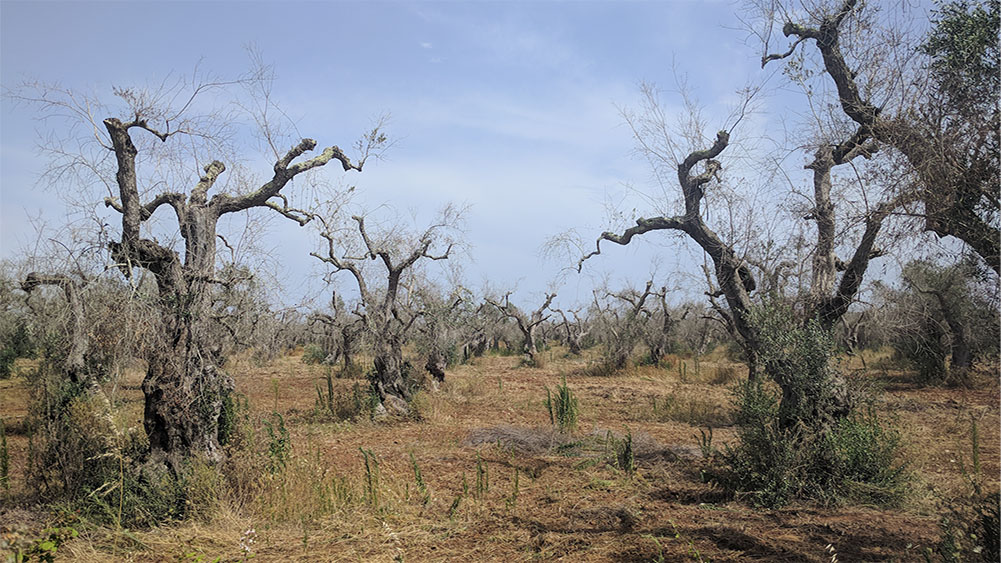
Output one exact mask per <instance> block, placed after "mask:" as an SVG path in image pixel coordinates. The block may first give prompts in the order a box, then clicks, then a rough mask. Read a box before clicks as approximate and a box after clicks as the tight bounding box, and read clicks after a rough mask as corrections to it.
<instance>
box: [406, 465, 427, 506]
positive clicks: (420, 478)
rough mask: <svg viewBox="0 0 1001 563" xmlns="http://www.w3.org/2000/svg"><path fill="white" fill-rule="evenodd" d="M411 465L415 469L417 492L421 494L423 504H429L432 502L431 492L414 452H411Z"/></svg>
mask: <svg viewBox="0 0 1001 563" xmlns="http://www.w3.org/2000/svg"><path fill="white" fill-rule="evenodd" d="M410 466H411V467H412V468H413V470H414V481H415V482H416V483H417V492H418V493H420V495H421V504H423V505H425V506H427V504H428V503H429V502H431V492H430V491H429V490H428V486H427V483H425V482H424V475H423V474H421V468H420V466H419V465H417V460H416V459H415V458H414V452H410Z"/></svg>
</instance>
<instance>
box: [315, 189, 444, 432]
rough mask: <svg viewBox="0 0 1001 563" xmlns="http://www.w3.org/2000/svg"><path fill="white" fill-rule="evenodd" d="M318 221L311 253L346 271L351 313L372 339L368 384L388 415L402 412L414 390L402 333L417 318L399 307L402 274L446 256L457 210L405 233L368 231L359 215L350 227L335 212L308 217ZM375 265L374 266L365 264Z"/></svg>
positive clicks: (404, 284) (405, 287) (404, 283)
mask: <svg viewBox="0 0 1001 563" xmlns="http://www.w3.org/2000/svg"><path fill="white" fill-rule="evenodd" d="M312 217H315V218H316V220H317V224H318V225H319V230H320V237H321V238H322V239H323V241H324V243H325V244H324V248H323V250H322V251H319V252H312V253H311V255H312V256H314V257H315V258H317V259H319V260H320V261H322V262H323V263H324V264H327V265H328V266H329V267H330V268H331V273H333V274H340V273H342V272H346V273H348V274H350V275H351V277H352V278H353V279H354V282H355V284H356V287H357V289H358V295H359V307H358V309H356V312H355V314H357V315H358V316H359V318H360V319H361V322H362V325H363V326H364V327H365V332H366V333H368V335H369V336H370V337H371V340H372V355H373V368H374V369H373V371H372V372H371V375H370V383H371V384H372V387H373V389H374V390H375V391H377V392H378V394H379V398H380V400H381V402H382V406H383V407H384V408H385V409H386V410H387V411H389V412H391V413H394V414H406V413H408V412H409V411H410V408H409V407H408V406H407V401H409V400H410V399H411V398H412V397H413V395H414V393H415V392H416V390H417V386H416V381H415V379H414V375H415V374H413V373H411V372H412V368H411V367H410V366H409V365H408V364H405V363H404V360H403V345H404V343H405V341H406V335H407V333H408V332H409V331H410V329H411V328H412V327H413V326H414V323H415V322H416V321H417V320H418V318H419V317H420V314H419V312H417V311H414V310H412V309H410V308H409V307H406V306H405V305H406V304H407V303H408V302H409V300H410V299H412V298H413V297H414V296H413V295H411V289H410V285H409V281H410V280H409V279H408V276H412V275H413V272H414V268H415V266H417V265H418V263H419V262H421V261H432V262H433V261H438V260H447V259H448V258H449V255H450V254H451V253H452V250H453V248H455V247H456V245H458V244H459V240H458V239H457V236H456V235H457V233H458V231H459V227H460V224H461V221H462V210H461V209H457V208H455V207H452V206H448V207H446V208H445V209H443V210H442V212H441V213H440V214H439V215H438V217H437V219H436V220H435V221H434V222H433V223H432V224H431V225H430V226H429V227H427V228H426V229H424V230H422V231H420V232H417V233H410V232H404V230H403V229H401V228H399V227H398V226H397V227H391V228H386V229H381V230H380V231H379V232H369V229H368V228H367V226H366V220H365V217H364V216H361V215H353V216H352V217H351V221H352V222H353V223H354V225H353V227H354V228H353V229H352V228H351V225H349V224H345V223H344V222H339V221H338V220H337V215H336V214H333V215H332V214H330V213H328V214H327V215H326V216H324V215H321V214H315V215H312ZM372 263H375V264H376V266H370V264H372Z"/></svg>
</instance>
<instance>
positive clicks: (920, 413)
mask: <svg viewBox="0 0 1001 563" xmlns="http://www.w3.org/2000/svg"><path fill="white" fill-rule="evenodd" d="M546 354H548V357H547V358H546V359H547V360H548V365H547V367H545V368H542V369H538V368H523V367H518V362H519V358H517V357H507V356H487V357H484V358H480V359H477V360H476V362H475V363H474V364H472V365H463V366H458V367H456V368H455V369H453V370H451V371H450V372H449V373H448V377H447V380H446V382H445V384H444V385H443V386H442V387H441V388H440V389H438V390H435V391H428V392H422V394H421V396H420V397H419V399H418V402H417V405H418V408H419V414H420V420H405V421H399V420H397V421H383V422H373V421H370V420H368V419H367V418H365V417H362V419H361V420H355V421H351V422H331V421H327V420H324V419H323V418H318V417H317V416H316V415H315V414H314V405H315V403H316V400H317V385H318V384H319V385H321V387H322V388H323V389H325V386H326V381H325V378H324V369H326V368H324V367H322V366H309V365H305V364H303V363H302V362H301V359H300V357H299V356H297V355H292V356H289V357H285V358H280V359H278V360H275V361H274V362H272V363H270V364H267V365H257V364H255V363H254V362H252V361H251V360H250V359H242V360H240V361H234V362H231V363H230V364H229V365H227V369H228V371H229V372H230V374H231V375H232V376H233V377H234V379H235V381H236V387H237V390H238V391H239V392H241V393H243V394H245V395H246V396H247V397H248V398H249V404H250V407H251V413H250V416H249V419H250V420H251V422H252V423H253V424H252V425H253V426H256V427H257V428H258V429H260V422H261V421H262V420H264V419H266V418H268V417H269V416H270V414H269V413H270V412H271V411H272V410H277V412H279V413H281V414H282V415H283V417H284V421H285V423H286V425H287V427H288V429H289V431H290V435H291V436H290V437H291V443H292V444H293V449H292V457H291V459H290V460H289V462H288V466H287V468H286V470H285V471H284V472H283V473H280V474H279V475H278V476H276V477H275V478H274V480H273V481H271V482H268V483H266V484H265V486H264V487H263V488H262V490H261V491H260V492H258V493H256V496H254V497H253V498H251V499H249V500H248V497H246V496H244V497H236V496H232V497H227V496H226V495H222V497H221V498H220V501H219V506H218V508H217V509H216V510H215V511H214V512H213V513H212V514H211V515H207V516H205V517H204V518H201V519H195V520H189V521H186V522H182V523H165V524H163V525H162V526H160V527H157V528H155V529H152V530H133V531H124V530H123V531H117V530H113V529H109V528H106V527H93V526H92V527H89V528H88V527H85V526H81V530H83V531H82V533H81V536H80V537H79V538H75V539H73V540H70V541H68V542H67V543H65V544H64V545H63V546H62V547H61V548H60V552H59V560H67V561H69V560H77V561H215V560H219V561H241V560H246V559H247V558H248V556H249V555H253V560H254V561H479V560H487V561H495V560H501V561H510V562H513V561H534V560H562V561H721V562H722V561H788V562H813V561H817V562H820V561H824V562H829V561H832V560H833V559H832V557H833V556H834V555H836V557H837V559H836V560H838V561H843V562H848V561H920V560H922V553H923V551H924V550H925V549H926V548H927V547H928V546H931V545H933V544H934V543H935V542H936V541H938V538H939V527H938V521H939V517H940V514H941V510H942V509H941V506H942V503H943V502H945V501H947V500H948V499H952V498H954V497H956V496H958V495H962V494H964V492H965V491H966V490H967V488H968V485H966V481H965V478H964V475H963V472H964V468H969V467H970V459H971V447H970V445H969V444H970V442H969V428H970V421H971V417H972V418H974V419H976V420H978V421H979V424H978V427H979V429H980V448H981V463H982V471H983V474H984V475H985V476H986V480H987V482H988V487H990V488H992V489H997V487H998V475H999V472H1001V468H999V459H1001V452H999V442H1001V438H999V421H1001V413H999V393H998V385H997V381H996V377H997V374H995V373H987V374H983V377H982V382H981V385H980V386H979V387H978V388H976V389H943V388H934V387H921V386H918V385H916V384H914V383H912V382H910V381H909V380H908V379H907V378H906V376H905V375H904V374H901V373H899V372H893V371H885V370H881V369H872V368H870V369H869V370H868V375H867V377H870V378H872V379H873V380H874V381H875V382H877V383H878V384H880V385H881V386H883V388H884V389H885V393H884V394H883V398H882V400H881V403H880V410H881V411H882V413H883V414H884V415H885V416H887V417H888V418H889V419H890V420H892V421H893V423H894V424H895V425H896V427H897V428H898V429H899V430H900V431H901V433H902V434H903V436H904V440H905V446H904V448H903V453H902V456H903V457H902V461H904V462H906V464H907V467H908V470H909V471H910V472H911V473H912V474H913V476H914V478H913V480H912V489H913V490H912V492H911V494H910V495H908V497H907V498H906V499H905V501H904V502H903V504H902V505H901V506H899V507H895V508H893V509H886V508H878V507H867V506H841V507H833V508H832V507H823V506H818V505H815V504H794V505H791V506H787V507H784V508H782V509H777V510H763V509H755V508H753V507H751V506H750V505H748V504H746V503H742V502H740V501H738V500H728V499H727V498H726V496H725V495H723V494H722V493H721V492H720V491H719V490H718V489H717V488H716V487H714V486H713V485H711V484H706V483H704V482H703V479H702V478H701V477H700V474H699V468H700V466H701V463H702V460H701V452H700V448H699V440H700V437H701V435H700V428H702V427H704V425H705V424H711V425H713V426H714V430H713V444H714V445H720V444H724V443H726V442H727V441H729V440H732V439H733V431H732V429H730V428H728V427H727V418H728V409H729V401H730V394H729V391H728V389H729V386H730V385H732V383H733V382H734V381H736V379H738V378H740V377H741V376H743V372H742V371H741V370H740V368H738V367H736V366H731V365H729V364H727V363H725V361H723V360H721V359H719V361H716V362H714V361H711V360H706V361H702V362H699V365H698V366H696V365H695V363H694V361H693V360H692V359H683V358H678V357H672V358H670V364H669V365H670V367H668V368H666V369H657V368H654V367H648V366H644V367H636V368H630V369H629V370H627V371H626V372H625V373H623V374H620V375H616V376H613V377H585V376H581V375H576V372H577V371H579V370H580V368H582V367H583V366H584V365H585V362H586V361H587V360H586V359H585V360H581V359H567V358H564V357H562V354H561V353H560V351H558V350H555V351H551V352H547V353H546ZM870 363H872V362H870ZM564 376H566V381H567V384H568V385H569V387H570V388H571V389H572V390H573V392H574V394H575V395H576V396H577V398H578V400H579V404H580V417H579V423H578V428H577V430H576V432H575V433H574V434H573V435H572V436H565V435H560V434H558V433H556V432H554V431H553V430H552V426H551V424H550V420H549V414H548V412H547V410H546V408H545V405H544V400H545V398H546V388H547V387H548V388H549V389H550V390H552V389H554V388H555V387H556V386H557V385H558V384H559V383H560V381H561V378H562V377H564ZM140 379H141V375H140V372H139V371H138V370H136V371H134V372H129V373H127V374H126V376H125V377H124V378H123V380H122V381H120V382H119V385H117V386H116V387H115V388H114V389H113V390H110V393H111V394H112V395H113V397H114V399H115V401H117V402H118V403H119V404H122V405H124V409H123V413H122V414H120V415H119V421H118V422H119V424H120V426H122V427H123V428H124V427H127V426H130V425H132V426H135V425H137V424H139V422H138V421H139V414H140V412H141V393H140V391H139V382H140ZM360 382H361V381H360V380H348V379H335V380H334V384H335V391H336V392H337V393H339V394H344V396H348V395H349V394H350V389H351V387H352V386H353V385H354V384H356V383H360ZM27 404H28V401H27V391H26V390H25V389H24V384H23V380H20V379H13V380H6V381H0V414H2V417H3V421H4V423H5V425H6V427H7V439H8V444H9V449H10V455H11V477H12V481H13V483H14V487H15V488H16V487H17V486H18V483H19V482H21V483H22V484H23V474H24V470H25V459H26V455H27V448H28V444H27V438H26V437H25V436H24V433H23V432H22V431H19V430H23V429H22V428H21V422H20V421H21V420H22V419H23V418H24V416H25V415H26V414H27V412H26V408H27V407H26V405H27ZM665 405H669V406H670V409H668V407H666V406H665ZM258 432H259V434H260V430H258ZM627 433H628V434H630V435H631V436H632V439H633V445H634V450H635V453H636V466H637V470H636V472H635V473H633V474H628V473H627V472H625V471H622V470H620V469H619V468H617V467H616V466H615V464H614V463H613V462H612V460H613V459H614V448H615V443H616V441H617V440H621V439H623V437H624V436H625V435H626V434H627ZM258 438H259V439H263V438H262V436H260V435H259V436H258ZM362 449H364V450H365V451H366V452H370V455H371V456H374V459H375V460H377V464H378V465H377V469H376V461H372V459H371V457H369V462H370V463H369V466H368V471H366V456H365V455H363V453H362V451H361V450H362ZM415 466H416V468H417V470H419V472H420V479H418V478H417V477H416V475H415ZM55 518H56V517H55V516H53V514H52V513H51V512H50V511H42V510H40V509H26V508H23V507H19V508H12V507H11V506H8V507H6V508H0V527H3V528H4V529H6V530H7V532H5V533H10V532H9V531H10V530H11V529H13V523H15V522H16V523H17V524H18V525H19V526H21V528H24V527H29V528H30V527H36V528H41V527H44V526H45V525H51V524H52V523H53V522H54V519H55ZM63 518H64V520H65V515H63ZM64 520H63V521H64ZM251 541H252V543H251ZM241 542H242V544H243V546H244V547H241Z"/></svg>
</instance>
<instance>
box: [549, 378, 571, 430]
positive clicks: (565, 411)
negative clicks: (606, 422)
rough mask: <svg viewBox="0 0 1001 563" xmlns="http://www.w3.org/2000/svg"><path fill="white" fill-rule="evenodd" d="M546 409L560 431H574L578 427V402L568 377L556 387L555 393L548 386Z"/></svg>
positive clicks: (550, 419)
mask: <svg viewBox="0 0 1001 563" xmlns="http://www.w3.org/2000/svg"><path fill="white" fill-rule="evenodd" d="M545 405H546V410H547V411H549V422H550V423H551V424H552V425H553V426H555V427H557V428H559V430H560V432H572V431H573V430H575V429H576V428H577V414H578V408H579V405H578V402H577V397H576V396H574V394H573V391H571V390H570V387H568V386H567V378H566V376H564V377H563V382H562V383H561V384H560V385H558V386H557V387H556V393H555V395H554V394H553V393H552V392H551V391H550V390H549V387H546V401H545Z"/></svg>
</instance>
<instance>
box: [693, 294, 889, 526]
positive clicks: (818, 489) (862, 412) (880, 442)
mask: <svg viewBox="0 0 1001 563" xmlns="http://www.w3.org/2000/svg"><path fill="white" fill-rule="evenodd" d="M752 319H753V322H754V323H755V325H756V327H757V329H758V330H759V336H760V341H761V347H760V350H759V357H760V359H761V362H762V364H763V365H764V366H766V370H767V372H768V375H769V376H771V378H772V379H773V380H774V382H775V383H776V384H778V387H779V388H776V386H775V385H773V384H772V383H766V382H764V381H761V380H760V379H759V380H756V381H747V382H743V383H740V384H738V385H736V386H735V387H734V391H733V393H734V404H735V407H736V409H735V410H736V412H735V414H734V423H735V425H736V427H737V432H736V434H737V440H736V442H735V443H734V444H733V445H727V446H725V447H724V449H723V450H722V451H719V452H716V453H715V455H714V456H713V457H712V461H713V462H715V465H714V466H713V468H712V469H710V471H709V472H708V473H709V474H710V476H711V477H713V478H715V479H716V480H717V481H718V482H719V483H720V484H721V485H723V486H724V487H725V488H727V489H729V490H731V491H733V492H734V493H737V494H738V496H741V497H743V498H746V499H748V500H750V501H751V502H752V503H753V504H755V505H760V506H779V505H782V504H785V503H787V502H789V501H791V500H794V499H812V500H815V501H818V502H821V503H824V504H833V503H840V502H844V501H850V502H865V503H877V504H884V505H885V504H891V503H893V502H896V501H897V500H899V499H900V498H901V496H902V494H903V489H904V486H905V484H906V481H907V478H908V476H907V474H906V473H905V471H904V467H903V466H902V465H901V464H899V463H898V462H897V461H896V457H897V456H896V454H897V451H898V450H899V446H900V437H899V435H898V433H897V432H896V431H895V430H893V429H892V428H890V427H888V426H887V425H886V424H884V423H883V422H882V421H881V420H879V418H878V417H877V415H876V412H875V410H874V409H873V408H872V404H873V403H874V397H873V396H872V392H871V391H870V390H868V389H864V388H863V386H862V385H861V383H860V382H859V381H849V380H847V379H845V378H843V377H842V376H840V375H839V374H838V373H837V372H836V371H835V370H834V368H833V367H832V366H831V357H832V355H833V350H834V344H833V339H832V338H831V335H830V333H829V332H828V331H826V330H824V329H823V328H822V327H821V326H820V325H819V323H817V322H816V321H808V322H806V323H803V324H794V321H792V319H794V317H793V315H792V314H791V311H790V310H789V309H787V308H785V307H782V306H776V305H770V306H769V305H766V306H764V307H762V308H761V309H759V310H757V311H755V312H754V315H753V317H752ZM780 389H781V391H780ZM780 397H781V400H780Z"/></svg>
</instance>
